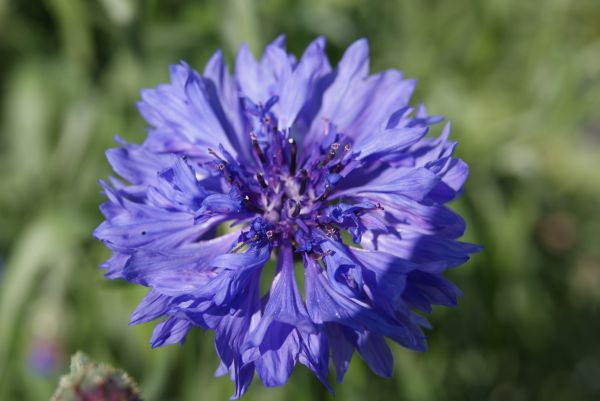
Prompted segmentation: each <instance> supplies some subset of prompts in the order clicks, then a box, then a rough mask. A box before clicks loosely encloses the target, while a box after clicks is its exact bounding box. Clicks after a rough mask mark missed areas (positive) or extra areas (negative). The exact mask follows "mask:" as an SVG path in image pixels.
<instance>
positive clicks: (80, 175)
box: [0, 0, 600, 401]
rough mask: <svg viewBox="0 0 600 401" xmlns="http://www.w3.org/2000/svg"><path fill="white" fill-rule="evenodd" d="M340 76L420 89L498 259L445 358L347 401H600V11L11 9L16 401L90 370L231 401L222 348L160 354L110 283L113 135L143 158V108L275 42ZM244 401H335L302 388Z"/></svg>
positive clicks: (356, 380)
mask: <svg viewBox="0 0 600 401" xmlns="http://www.w3.org/2000/svg"><path fill="white" fill-rule="evenodd" d="M282 32H284V33H287V35H288V42H289V48H290V49H291V50H292V51H294V52H296V53H298V52H300V51H301V50H302V49H303V48H304V47H305V46H306V45H307V44H308V42H309V41H310V40H312V39H313V38H314V37H315V36H317V35H324V36H326V37H327V39H328V40H329V50H328V51H329V54H330V56H331V57H332V59H333V60H334V61H337V60H338V59H339V57H340V56H341V54H342V52H343V49H344V48H345V47H346V46H347V45H348V44H349V43H351V42H352V41H353V40H355V39H356V38H358V37H362V36H366V37H368V38H369V40H370V44H371V49H372V51H371V53H372V67H373V70H375V71H377V70H381V69H383V68H398V69H401V70H403V71H404V72H405V73H406V75H407V76H410V77H415V78H417V79H418V80H419V88H418V91H417V94H416V96H415V101H417V100H423V101H424V102H425V103H426V104H427V106H428V109H429V111H430V112H432V113H435V114H444V115H446V116H448V117H449V118H450V119H451V120H452V122H453V136H454V138H455V139H458V140H459V142H460V146H459V155H460V156H461V157H463V158H464V159H465V160H466V161H467V162H468V163H469V164H470V166H471V178H470V181H469V183H468V185H467V189H466V193H465V196H464V198H463V199H462V200H460V201H459V202H456V203H455V205H454V206H455V208H456V209H458V210H460V212H461V213H462V214H463V215H464V216H466V218H467V220H468V222H469V229H468V233H467V234H468V235H467V237H466V239H467V240H471V241H475V242H478V243H481V244H483V245H484V247H485V250H484V252H482V253H481V254H479V255H476V256H475V257H474V259H473V261H472V262H470V263H469V264H467V265H466V266H464V267H461V268H459V269H457V270H455V271H452V272H451V273H450V274H451V276H452V278H453V279H454V280H455V281H456V282H457V283H458V285H459V286H460V287H461V288H462V289H463V290H464V292H465V297H464V298H463V299H462V300H461V302H460V305H459V307H458V308H455V309H452V310H444V309H438V310H436V314H435V315H434V316H433V317H432V321H433V324H434V329H433V330H432V331H431V332H430V335H429V337H430V350H429V352H427V353H425V354H415V353H412V352H408V351H405V350H403V349H401V348H400V347H398V346H394V352H395V355H396V371H395V375H394V377H393V379H391V380H384V379H381V378H378V377H376V376H374V375H373V374H372V373H370V372H368V369H367V368H366V366H365V365H364V364H363V362H362V361H360V358H359V357H355V358H354V360H353V362H352V366H351V368H350V371H349V374H348V376H347V378H346V380H345V382H344V384H343V385H335V389H336V392H337V398H336V399H338V400H342V401H352V400H366V399H369V400H374V401H377V400H391V399H394V400H410V401H430V400H457V401H458V400H460V401H464V400H477V401H478V400H490V401H499V400H503V401H505V400H509V401H512V400H515V401H521V400H544V401H579V400H581V401H583V400H589V401H592V400H598V399H600V380H598V378H599V377H600V341H599V340H598V333H600V313H599V305H600V209H599V208H598V205H599V201H600V179H599V178H598V174H599V172H600V2H598V0H531V1H521V0H487V1H476V0H453V1H442V0H412V1H392V0H307V1H302V2H297V1H293V0H227V1H223V0H221V1H219V0H213V1H193V0H170V1H162V2H161V1H158V0H147V1H136V0H0V60H1V61H0V88H1V92H0V118H1V120H0V129H1V132H0V270H1V273H0V400H2V401H29V400H32V401H36V400H45V399H48V398H49V397H50V395H51V394H52V391H53V389H54V388H55V386H56V383H57V380H58V378H59V376H60V374H61V373H63V372H64V371H66V370H67V366H68V359H69V355H70V354H71V353H73V352H74V351H75V350H78V349H81V350H83V351H85V352H86V353H88V354H89V355H91V356H92V357H93V358H94V359H97V360H102V361H107V362H110V363H111V364H113V365H114V366H116V367H119V368H122V369H125V370H127V371H128V372H129V373H130V374H131V375H132V376H133V377H134V378H136V380H138V381H139V382H140V387H141V390H142V394H143V396H144V397H145V399H146V400H147V401H159V400H160V401H169V400H172V401H196V400H224V399H226V398H227V397H228V396H229V394H231V393H232V392H233V386H232V384H231V383H230V382H229V381H228V380H227V379H225V378H221V379H215V378H213V371H214V369H215V368H216V366H217V360H216V357H215V355H214V351H213V345H212V335H211V334H210V333H203V332H201V331H200V330H195V331H194V333H193V334H192V335H191V336H190V337H189V339H188V343H187V344H186V345H185V346H184V347H178V346H170V347H166V348H162V349H157V350H151V349H150V348H149V346H148V344H147V340H148V338H149V335H150V332H151V329H152V327H151V325H150V324H147V325H143V326H139V327H129V326H127V322H128V318H129V314H130V313H131V311H132V310H133V309H134V307H135V304H136V303H137V302H138V301H139V300H140V299H141V297H142V296H143V294H144V289H143V288H138V287H137V286H133V285H125V284H123V283H119V282H110V281H108V280H105V279H104V278H103V277H102V272H101V271H99V270H98V269H97V265H98V264H99V263H100V262H101V261H102V260H104V259H105V258H106V257H107V256H108V251H107V250H106V249H105V248H104V247H103V246H102V245H101V244H100V243H97V242H95V241H94V240H93V239H92V237H91V233H92V230H93V229H94V227H95V226H96V225H97V224H99V223H100V221H101V215H100V213H99V212H98V205H99V204H100V203H101V202H102V196H101V195H100V189H99V186H98V185H97V182H96V181H97V179H98V178H102V177H106V176H108V175H109V174H110V170H109V166H108V164H107V162H106V161H105V159H104V149H106V148H108V147H111V146H114V142H113V140H112V138H113V136H114V135H115V134H120V135H122V136H123V137H124V138H126V139H127V140H128V141H130V142H139V141H141V140H142V139H143V137H144V135H145V131H144V130H145V125H144V122H143V121H142V119H141V118H140V117H139V115H138V114H137V111H136V108H135V102H136V100H137V99H138V96H139V95H138V93H139V89H140V88H142V87H149V86H154V85H156V84H158V83H160V82H164V81H166V80H167V79H168V65H169V64H171V63H175V62H177V61H179V60H180V59H185V60H187V61H188V62H190V63H191V64H192V65H193V66H195V67H196V68H198V69H202V67H203V65H204V63H205V62H206V61H207V59H208V57H209V56H210V54H211V53H212V52H213V51H214V50H216V49H217V48H219V47H222V48H224V50H225V53H226V54H227V56H228V58H229V59H230V60H231V59H232V58H233V56H234V54H235V49H236V48H237V47H238V45H239V44H240V43H241V42H248V43H249V44H250V46H251V48H252V49H253V50H255V51H256V52H258V51H259V50H260V49H261V48H262V47H263V46H264V44H265V43H267V42H268V41H269V40H271V39H272V38H274V37H275V36H276V35H278V34H279V33H282ZM245 399H247V400H249V401H250V400H265V401H266V400H284V399H285V400H289V401H294V400H298V401H300V400H326V399H331V398H330V396H329V395H328V394H327V393H326V391H325V390H324V389H323V388H322V386H321V385H320V384H319V383H318V382H317V381H316V379H314V378H313V377H311V376H310V375H309V374H308V372H307V371H306V369H304V368H297V369H296V371H295V372H294V374H293V376H292V378H291V380H290V382H289V383H288V385H287V386H285V387H282V388H277V389H264V388H263V387H262V386H261V385H260V384H259V383H257V382H255V384H254V386H253V387H252V388H251V390H250V391H249V393H248V395H247V396H246V398H245Z"/></svg>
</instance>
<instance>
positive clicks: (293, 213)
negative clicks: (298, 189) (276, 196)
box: [288, 199, 300, 218]
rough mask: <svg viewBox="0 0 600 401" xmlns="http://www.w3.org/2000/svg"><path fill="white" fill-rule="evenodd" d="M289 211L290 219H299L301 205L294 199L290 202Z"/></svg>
mask: <svg viewBox="0 0 600 401" xmlns="http://www.w3.org/2000/svg"><path fill="white" fill-rule="evenodd" d="M288 210H290V217H292V218H293V217H298V215H299V214H300V204H299V203H298V202H296V201H295V200H293V199H290V200H289V205H288Z"/></svg>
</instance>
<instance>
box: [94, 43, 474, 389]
mask: <svg viewBox="0 0 600 401" xmlns="http://www.w3.org/2000/svg"><path fill="white" fill-rule="evenodd" d="M324 46H325V42H324V40H323V39H321V38H319V39H317V40H315V41H314V42H313V43H311V44H310V46H309V47H308V48H307V50H306V51H305V53H304V54H303V55H302V57H301V58H300V60H299V61H296V58H295V57H294V56H292V55H289V54H288V53H287V52H286V51H285V44H284V39H283V37H280V38H278V39H276V40H275V41H274V42H273V43H271V44H270V45H269V46H267V48H266V50H265V53H264V55H263V57H262V59H261V60H260V61H256V60H255V59H254V57H253V56H252V55H251V53H250V52H249V51H248V49H247V47H246V46H242V47H241V49H240V51H239V53H238V56H237V59H236V63H235V74H234V75H233V76H230V75H229V72H228V70H227V66H226V65H225V63H224V62H223V58H222V54H221V53H220V52H217V53H216V54H215V55H214V56H213V57H212V58H211V59H210V61H209V62H208V64H207V66H206V68H205V70H204V72H203V73H202V74H200V73H198V72H196V71H194V70H193V69H191V68H190V67H189V66H188V65H187V64H185V63H181V64H179V65H174V66H172V67H171V83H170V84H166V85H160V86H158V87H157V88H155V89H146V90H143V91H142V101H141V102H140V103H139V109H140V112H141V114H142V115H143V116H144V118H145V119H146V120H147V121H148V123H149V125H150V128H149V131H148V138H147V139H146V141H145V142H144V143H143V144H142V145H132V144H127V143H125V142H124V141H122V140H119V143H120V145H121V146H120V147H119V148H116V149H111V150H109V151H108V153H107V157H108V159H109V161H110V163H111V165H112V166H113V169H114V170H115V172H116V173H117V174H118V175H119V176H120V177H121V178H122V180H123V181H121V180H119V179H114V178H111V180H110V184H107V183H104V182H102V186H103V187H104V191H105V194H106V196H107V197H108V201H107V202H106V203H105V204H103V205H102V207H101V210H102V212H103V214H104V216H105V218H106V220H105V221H104V222H103V223H102V224H101V225H100V226H99V227H98V228H97V229H96V232H95V236H96V238H98V239H99V240H101V241H103V242H104V243H105V244H106V245H107V246H108V247H109V248H110V249H111V250H112V251H113V256H112V257H111V258H110V259H109V260H108V261H106V262H105V263H104V264H103V265H102V267H103V268H105V269H106V271H107V273H106V275H107V277H109V278H111V279H125V280H127V281H129V282H132V283H137V284H141V285H144V286H147V287H149V288H150V291H149V293H148V295H147V296H146V297H145V298H144V300H142V302H141V303H140V305H139V306H138V308H137V309H136V310H135V312H134V313H133V316H132V320H131V323H132V324H138V323H143V322H148V321H151V320H155V319H161V321H160V323H158V324H157V325H156V328H155V330H154V333H153V335H152V338H151V340H150V342H151V345H152V346H153V347H157V346H162V345H167V344H173V343H182V342H183V341H184V340H185V336H186V334H187V332H188V331H189V330H190V329H191V328H192V327H194V326H196V327H201V328H204V329H208V330H213V331H214V332H215V345H216V350H217V353H218V355H219V358H220V359H221V366H220V367H219V368H218V370H217V373H218V374H219V375H222V374H229V375H230V376H231V378H232V380H234V382H235V394H234V395H233V398H238V397H240V396H241V395H242V394H243V393H244V392H245V391H246V390H247V388H248V386H249V385H250V382H251V381H252V379H253V377H254V374H255V372H256V373H257V374H258V376H259V378H260V380H261V381H262V382H263V384H264V385H266V386H278V385H282V384H284V383H285V382H286V381H287V380H288V377H289V375H290V374H291V372H292V370H293V368H294V367H295V366H296V364H298V363H301V364H303V365H305V366H306V367H308V368H309V369H310V370H311V371H312V372H313V373H314V374H315V375H316V376H317V377H318V378H319V380H321V381H322V382H323V383H324V384H325V385H326V386H327V387H328V388H329V389H331V387H330V385H329V383H328V374H329V364H330V361H332V362H333V367H334V369H335V372H336V374H337V379H338V381H341V380H342V378H343V377H344V374H345V372H346V369H347V368H348V365H349V362H350V359H351V358H352V355H353V352H354V350H356V351H358V353H359V354H360V355H361V357H362V358H363V359H364V360H365V361H366V363H367V364H368V365H369V367H370V368H371V369H372V370H373V371H374V372H375V373H376V374H379V375H382V376H390V375H391V374H392V368H393V358H392V354H391V351H390V349H389V347H388V345H387V343H386V341H385V339H386V338H388V339H391V340H393V341H395V342H397V343H399V344H401V345H402V346H404V347H407V348H410V349H413V350H417V351H424V350H425V349H426V342H425V336H424V334H423V331H422V329H421V328H422V327H429V323H428V322H427V320H426V319H425V317H423V315H422V314H421V313H431V311H432V305H444V306H453V305H455V304H456V300H457V297H458V296H460V295H461V292H460V290H459V289H458V288H456V287H455V286H454V285H453V284H452V283H451V282H450V281H449V280H447V279H446V278H445V277H444V272H445V270H446V269H448V268H451V267H455V266H458V265H460V264H462V263H464V262H465V261H467V260H468V259H469V255H470V254H471V253H473V252H476V251H477V250H478V249H479V248H478V247H477V246H475V245H471V244H468V243H464V242H460V241H458V240H457V238H459V237H460V236H461V235H462V234H463V232H464V230H465V224H464V221H463V220H462V219H461V217H460V216H459V215H457V214H455V213H454V212H452V211H451V210H450V209H448V208H447V207H446V206H445V204H446V203H447V202H448V201H450V200H452V199H454V198H455V197H456V196H457V195H459V194H460V192H461V190H462V188H463V185H464V183H465V180H466V178H467V174H468V167H467V165H466V164H465V163H464V162H463V161H462V160H460V159H457V158H454V157H453V156H452V154H453V152H454V148H455V146H456V143H455V142H453V141H450V140H449V139H448V136H449V132H450V125H449V124H447V125H446V126H445V127H444V128H443V129H442V132H441V134H440V136H439V137H431V136H427V134H428V132H429V127H430V126H432V125H434V124H438V123H440V122H441V121H442V119H441V118H440V117H438V116H429V115H428V114H427V112H426V111H425V108H424V107H423V106H422V105H421V106H419V107H418V108H417V109H416V110H414V109H413V108H412V107H410V106H409V105H408V102H409V99H410V96H411V94H412V91H413V90H414V87H415V82H414V81H413V80H407V79H404V77H403V76H402V74H401V73H400V72H398V71H396V70H388V71H385V72H382V73H378V74H374V75H369V71H368V64H369V57H368V45H367V42H366V40H359V41H357V42H355V43H354V44H352V45H351V46H350V48H348V50H347V51H346V53H345V54H344V56H343V58H342V60H341V61H340V63H339V65H338V66H337V68H336V69H332V68H331V66H330V64H329V61H328V59H327V57H326V55H325V53H324ZM270 259H274V260H276V272H275V276H274V277H273V278H272V280H271V281H270V282H271V285H270V289H269V290H268V291H266V293H265V290H264V288H263V289H261V276H262V275H263V274H267V273H264V272H263V268H264V266H265V264H267V262H268V261H269V260H270ZM298 274H303V276H304V280H303V281H304V286H303V287H302V288H301V287H300V286H299V285H298V283H297V281H296V278H297V276H298ZM262 281H263V282H264V280H262Z"/></svg>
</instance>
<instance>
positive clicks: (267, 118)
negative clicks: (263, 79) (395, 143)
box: [210, 98, 351, 249]
mask: <svg viewBox="0 0 600 401" xmlns="http://www.w3.org/2000/svg"><path fill="white" fill-rule="evenodd" d="M276 102H277V99H276V98H274V99H271V100H269V102H267V104H266V105H265V106H257V105H254V104H252V103H251V102H250V101H249V100H247V99H244V107H245V108H246V111H247V114H248V115H249V117H250V121H251V122H252V131H251V132H250V134H249V141H250V143H251V148H252V153H253V157H254V159H255V162H256V163H255V165H254V166H242V165H240V164H239V163H238V162H237V161H235V159H233V158H232V157H230V156H229V155H226V154H225V155H223V156H221V155H218V154H217V153H216V152H214V151H212V150H210V152H212V153H211V154H213V156H215V158H216V161H215V168H216V169H217V170H219V171H220V172H222V174H223V177H224V179H225V180H226V181H227V182H228V183H229V184H230V185H231V186H232V187H235V188H236V190H238V191H239V193H240V196H241V197H242V203H243V204H244V206H245V208H246V209H247V210H248V211H249V212H251V213H254V214H255V215H257V217H256V218H255V219H254V220H253V222H252V223H251V224H250V228H249V231H248V232H247V233H246V235H245V238H246V240H247V242H253V243H254V242H257V241H258V242H264V241H268V242H269V243H271V244H272V245H273V246H279V245H281V244H291V245H293V246H294V248H296V249H304V248H305V247H306V246H310V244H305V243H303V242H304V241H303V238H304V237H306V238H310V235H309V234H310V231H311V230H313V229H319V230H321V231H322V232H324V233H325V234H326V235H329V236H335V235H338V231H337V229H336V228H335V227H334V226H333V225H332V224H331V222H330V221H329V220H330V219H329V218H328V217H326V216H324V215H323V213H321V212H322V211H323V209H324V208H326V207H328V206H329V203H330V199H329V197H330V196H331V195H332V191H333V189H334V186H335V184H336V183H337V182H338V181H339V180H340V179H341V175H340V172H342V170H343V169H344V167H345V166H346V165H347V163H348V162H349V159H350V157H348V156H349V155H350V149H351V144H350V142H349V141H347V140H346V141H345V140H344V138H343V136H342V135H341V134H339V133H337V132H336V131H335V128H334V127H333V125H331V124H326V127H325V132H324V137H323V142H322V143H321V146H320V152H314V153H313V154H303V152H301V151H300V146H299V143H298V141H297V140H296V139H295V138H294V137H293V136H292V135H291V133H290V130H279V129H277V118H276V117H275V115H273V113H272V112H271V111H270V109H271V107H273V106H274V105H275V104H276ZM221 151H222V152H224V150H223V149H221ZM224 153H226V152H224ZM304 234H306V235H304Z"/></svg>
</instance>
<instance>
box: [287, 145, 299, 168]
mask: <svg viewBox="0 0 600 401" xmlns="http://www.w3.org/2000/svg"><path fill="white" fill-rule="evenodd" d="M288 143H289V144H290V174H291V175H294V174H296V156H297V154H298V145H297V144H296V141H295V140H294V138H290V139H288Z"/></svg>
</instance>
